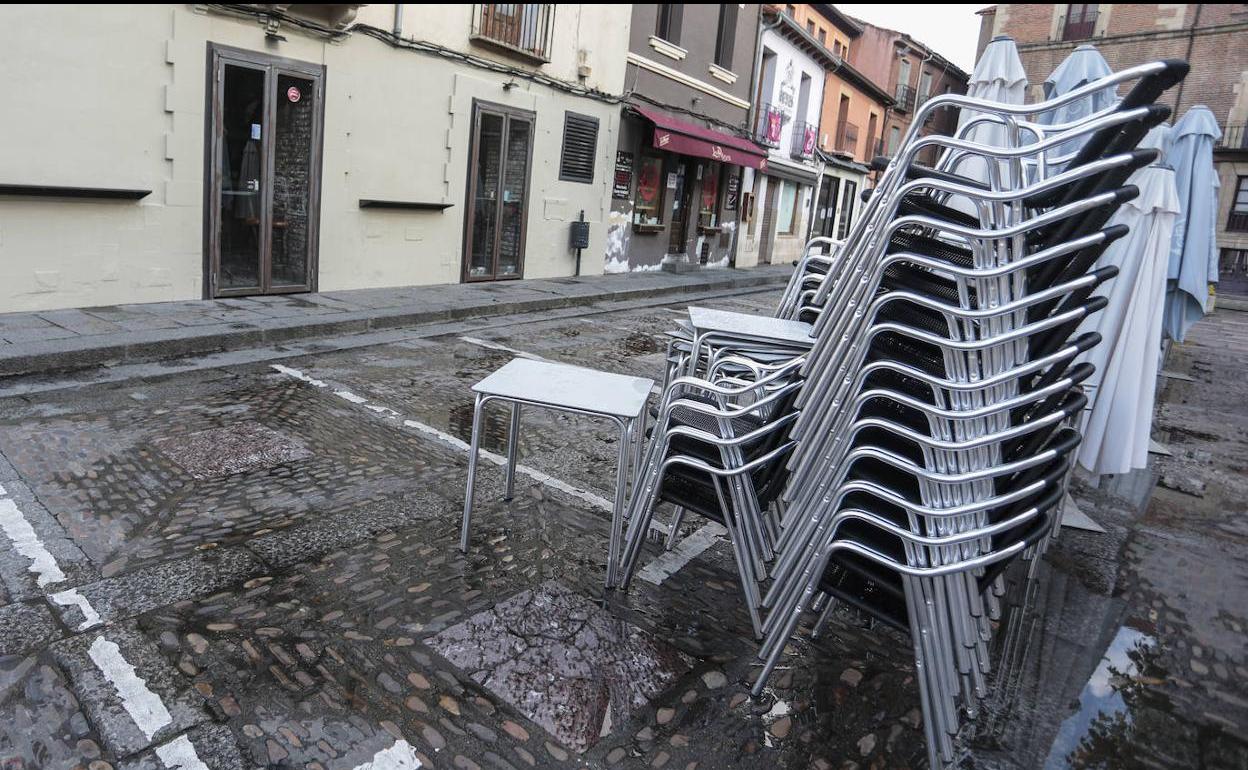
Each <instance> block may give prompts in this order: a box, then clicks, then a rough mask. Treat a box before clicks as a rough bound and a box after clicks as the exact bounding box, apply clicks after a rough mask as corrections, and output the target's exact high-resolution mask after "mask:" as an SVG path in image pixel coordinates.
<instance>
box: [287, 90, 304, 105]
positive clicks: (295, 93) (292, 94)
mask: <svg viewBox="0 0 1248 770" xmlns="http://www.w3.org/2000/svg"><path fill="white" fill-rule="evenodd" d="M286 98H287V99H289V100H290V101H291V103H292V104H293V103H294V102H297V101H299V100H300V99H302V98H303V94H301V93H299V89H298V88H297V87H295V86H291V87H290V88H287V89H286Z"/></svg>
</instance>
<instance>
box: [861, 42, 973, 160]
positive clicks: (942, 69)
mask: <svg viewBox="0 0 1248 770" xmlns="http://www.w3.org/2000/svg"><path fill="white" fill-rule="evenodd" d="M860 24H861V26H862V34H861V35H860V36H859V37H858V38H857V40H856V41H855V44H854V46H853V47H852V48H851V49H850V57H849V58H850V62H851V63H852V64H853V65H854V66H855V67H856V68H857V69H858V71H859V72H861V73H862V74H863V75H865V76H866V77H867V78H868V79H870V80H871V81H872V82H874V83H877V84H879V85H880V87H882V88H884V89H885V90H886V91H887V92H888V94H889V95H890V96H892V97H893V103H892V104H891V105H890V108H889V110H888V111H887V113H886V114H885V116H884V118H883V120H882V121H881V124H880V132H879V133H878V134H874V135H871V134H869V137H870V138H872V139H873V140H874V142H875V144H874V145H873V152H874V154H876V155H889V156H891V155H893V153H895V152H896V151H897V148H898V146H900V144H901V140H902V138H903V137H904V136H905V135H906V132H907V131H909V130H910V127H911V125H912V124H913V122H914V118H915V114H916V113H915V111H916V110H917V109H918V108H919V106H920V105H922V104H923V103H924V102H925V101H927V100H928V99H930V98H931V97H933V96H938V95H940V94H948V93H954V94H964V93H966V84H967V81H968V80H969V79H970V76H969V75H968V74H967V73H966V72H964V71H963V70H962V69H961V68H959V67H958V66H956V65H955V64H953V63H952V62H950V61H949V60H948V59H946V58H944V57H943V56H941V55H940V54H938V53H936V52H935V51H934V50H932V49H931V48H929V47H928V46H926V45H924V44H923V43H921V42H920V41H918V40H915V39H914V38H912V37H910V36H909V35H907V34H905V33H902V32H898V31H897V30H893V29H888V28H886V27H879V26H876V25H874V24H868V23H866V22H860ZM957 124H958V116H957V112H956V111H955V110H949V109H944V110H938V111H936V112H934V113H932V114H930V115H928V116H927V117H926V118H925V119H924V120H923V122H922V124H921V125H920V126H919V129H918V131H919V135H920V136H928V135H929V134H952V133H954V131H955V129H956V128H957ZM923 153H924V154H923V155H920V160H922V161H923V162H926V163H934V162H935V160H936V155H937V154H938V150H937V149H936V148H934V147H933V148H927V149H925V150H924V151H923Z"/></svg>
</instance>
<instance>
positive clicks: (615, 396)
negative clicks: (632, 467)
mask: <svg viewBox="0 0 1248 770" xmlns="http://www.w3.org/2000/svg"><path fill="white" fill-rule="evenodd" d="M653 387H654V380H647V379H646V378H644V377H630V376H628V375H626V374H612V373H610V372H600V371H598V370H597V369H586V368H584V367H581V366H571V365H569V364H557V363H554V362H551V361H534V360H533V359H531V358H513V359H512V360H511V361H510V362H508V363H507V364H506V365H504V366H502V367H501V368H499V369H498V370H496V371H495V372H494V373H493V374H491V375H490V376H488V377H486V378H485V379H483V380H481V381H480V382H478V383H477V384H476V385H473V386H472V390H473V392H475V393H484V394H486V395H490V396H498V397H500V398H505V399H518V400H521V401H531V402H534V403H538V404H541V405H543V406H549V407H551V408H554V409H579V410H581V411H585V412H594V413H596V414H602V415H610V416H613V417H627V418H630V419H631V418H634V417H637V416H639V415H640V414H641V412H642V410H644V409H645V408H646V400H647V399H648V398H649V397H650V389H651V388H653Z"/></svg>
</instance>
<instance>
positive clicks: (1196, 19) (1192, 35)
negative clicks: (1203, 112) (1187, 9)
mask: <svg viewBox="0 0 1248 770" xmlns="http://www.w3.org/2000/svg"><path fill="white" fill-rule="evenodd" d="M1204 7H1205V4H1204V3H1197V4H1196V15H1195V16H1193V17H1192V28H1191V29H1190V30H1188V33H1187V55H1186V56H1184V57H1183V58H1184V59H1185V60H1187V61H1188V62H1190V61H1191V60H1192V47H1193V46H1194V45H1195V44H1196V28H1197V27H1199V26H1200V12H1201V10H1202V9H1203V8H1204ZM1182 103H1183V80H1180V81H1179V88H1178V91H1176V92H1175V94H1174V115H1173V116H1172V119H1173V120H1174V121H1176V122H1177V121H1178V119H1179V105H1180V104H1182Z"/></svg>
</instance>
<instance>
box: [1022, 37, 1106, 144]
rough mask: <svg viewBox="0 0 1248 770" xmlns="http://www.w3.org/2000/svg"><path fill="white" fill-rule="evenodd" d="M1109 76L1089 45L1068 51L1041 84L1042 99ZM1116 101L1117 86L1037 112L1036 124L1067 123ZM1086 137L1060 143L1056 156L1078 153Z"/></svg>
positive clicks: (1099, 53)
mask: <svg viewBox="0 0 1248 770" xmlns="http://www.w3.org/2000/svg"><path fill="white" fill-rule="evenodd" d="M1111 74H1113V70H1112V69H1110V67H1109V62H1107V61H1105V57H1104V56H1101V52H1100V51H1098V50H1096V46H1093V45H1081V46H1079V47H1078V48H1076V49H1075V50H1074V51H1072V52H1071V54H1070V56H1067V57H1066V58H1065V59H1064V60H1063V61H1062V63H1061V64H1059V65H1057V69H1055V70H1053V72H1052V74H1050V75H1049V76H1048V77H1047V78H1046V79H1045V81H1044V98H1045V99H1053V98H1055V97H1058V96H1063V95H1065V94H1068V93H1070V92H1071V91H1073V90H1075V89H1076V88H1081V87H1083V86H1085V85H1087V84H1088V83H1093V82H1095V81H1097V80H1100V79H1101V78H1103V77H1106V76H1108V75H1111ZM1117 101H1118V87H1117V86H1109V87H1106V88H1103V89H1101V90H1099V91H1095V92H1093V93H1091V94H1089V95H1087V96H1085V97H1083V98H1080V99H1076V100H1075V101H1073V102H1070V103H1069V104H1064V105H1062V106H1061V107H1058V108H1057V109H1055V110H1051V111H1049V112H1044V113H1041V114H1040V115H1038V116H1037V122H1039V123H1042V124H1044V125H1046V126H1052V125H1057V124H1061V123H1071V122H1074V121H1076V120H1079V119H1081V118H1084V117H1086V116H1088V115H1091V114H1092V113H1094V112H1099V111H1101V110H1103V109H1105V108H1107V107H1112V106H1113V105H1114V104H1116V103H1117ZM1085 140H1086V137H1082V138H1078V139H1072V140H1071V141H1069V142H1063V143H1062V145H1061V146H1060V147H1059V148H1058V150H1057V153H1056V155H1055V156H1056V157H1063V156H1066V155H1070V154H1072V153H1075V152H1078V150H1079V148H1080V147H1081V146H1083V142H1084V141H1085Z"/></svg>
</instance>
